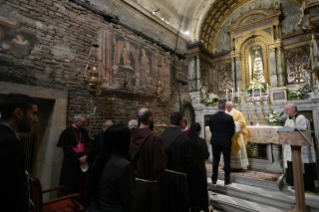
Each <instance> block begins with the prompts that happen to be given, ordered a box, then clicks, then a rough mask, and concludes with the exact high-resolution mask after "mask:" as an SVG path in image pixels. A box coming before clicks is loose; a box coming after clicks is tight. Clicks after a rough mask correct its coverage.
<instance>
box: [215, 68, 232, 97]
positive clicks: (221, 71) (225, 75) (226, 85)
mask: <svg viewBox="0 0 319 212" xmlns="http://www.w3.org/2000/svg"><path fill="white" fill-rule="evenodd" d="M217 76H218V93H225V92H226V89H228V90H231V88H232V87H233V77H232V69H231V63H226V64H223V65H221V66H220V67H218V69H217Z"/></svg>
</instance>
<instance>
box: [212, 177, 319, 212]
mask: <svg viewBox="0 0 319 212" xmlns="http://www.w3.org/2000/svg"><path fill="white" fill-rule="evenodd" d="M207 182H208V190H209V191H210V192H213V194H215V195H218V196H219V195H223V196H220V197H223V198H222V199H220V201H226V200H227V199H229V198H230V199H234V200H236V201H237V200H238V201H239V200H241V201H248V203H254V204H257V205H266V206H267V207H272V208H276V209H278V210H283V211H287V210H289V209H293V208H295V193H294V190H292V189H291V188H290V186H289V187H287V186H286V185H285V186H284V187H283V189H282V191H275V190H271V189H265V188H260V187H255V186H249V185H244V184H240V183H233V184H231V185H229V186H224V181H222V180H218V181H217V185H213V184H211V179H210V178H208V179H207ZM224 196H226V197H227V198H226V197H224ZM305 196H306V205H307V209H308V211H311V212H319V204H318V202H319V195H316V194H308V193H306V195H305ZM213 198H214V196H213ZM241 201H239V202H240V203H241ZM248 203H247V204H248ZM214 204H215V205H216V209H222V210H224V209H223V208H220V207H218V205H219V204H222V203H214ZM214 204H213V206H214V207H215V205H214ZM223 205H224V204H223ZM245 205H246V203H245V202H242V204H241V205H239V206H245ZM225 207H226V206H225ZM227 207H231V206H228V205H227ZM256 207H257V206H256ZM246 209H247V208H245V210H246ZM236 210H237V209H236ZM226 211H227V210H226ZM230 211H233V210H230ZM238 211H243V210H239V209H238ZM247 211H249V210H247Z"/></svg>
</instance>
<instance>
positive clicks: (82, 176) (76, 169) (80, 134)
mask: <svg viewBox="0 0 319 212" xmlns="http://www.w3.org/2000/svg"><path fill="white" fill-rule="evenodd" d="M79 141H80V144H81V145H85V151H84V152H80V153H77V152H75V151H74V147H77V146H78V145H79V143H78V142H79ZM89 141H90V138H89V135H88V132H87V131H86V130H85V129H84V128H81V129H76V128H74V127H73V126H71V127H69V128H67V129H65V130H64V131H63V132H62V133H61V135H60V139H59V141H58V144H57V147H62V148H63V152H64V158H63V163H62V169H61V176H60V185H64V186H65V189H63V190H62V192H63V194H65V195H69V194H74V193H79V194H80V195H81V199H80V202H81V204H83V205H85V206H86V205H87V204H89V203H88V198H87V195H88V194H87V190H88V188H87V181H88V179H87V172H85V173H83V172H82V171H81V169H80V162H79V158H81V157H82V156H84V155H87V156H88V155H89V153H90V144H89Z"/></svg>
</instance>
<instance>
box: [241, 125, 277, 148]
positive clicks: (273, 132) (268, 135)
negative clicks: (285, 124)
mask: <svg viewBox="0 0 319 212" xmlns="http://www.w3.org/2000/svg"><path fill="white" fill-rule="evenodd" d="M247 128H248V136H247V139H248V141H249V142H253V143H260V144H270V143H273V144H280V142H279V135H278V133H277V131H278V129H279V128H282V126H268V125H261V126H247Z"/></svg>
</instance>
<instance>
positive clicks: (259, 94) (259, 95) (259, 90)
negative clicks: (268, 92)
mask: <svg viewBox="0 0 319 212" xmlns="http://www.w3.org/2000/svg"><path fill="white" fill-rule="evenodd" d="M259 96H260V99H261V85H259Z"/></svg>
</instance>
